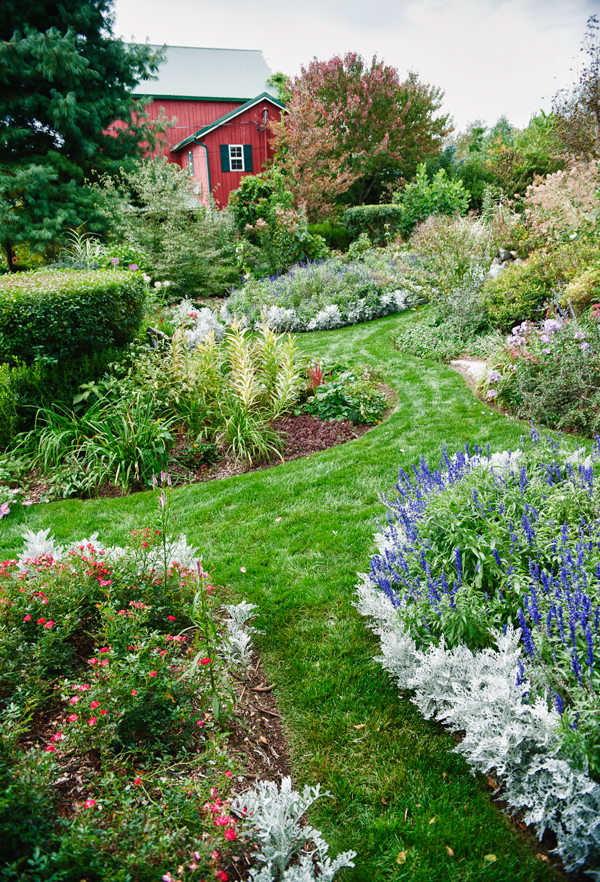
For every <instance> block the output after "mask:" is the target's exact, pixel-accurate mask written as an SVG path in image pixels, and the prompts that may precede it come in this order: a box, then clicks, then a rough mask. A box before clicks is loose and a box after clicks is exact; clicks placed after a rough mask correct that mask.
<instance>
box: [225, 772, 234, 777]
mask: <svg viewBox="0 0 600 882" xmlns="http://www.w3.org/2000/svg"><path fill="white" fill-rule="evenodd" d="M225 777H226V778H232V777H233V772H229V771H227V772H225Z"/></svg>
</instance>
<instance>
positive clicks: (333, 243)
mask: <svg viewBox="0 0 600 882" xmlns="http://www.w3.org/2000/svg"><path fill="white" fill-rule="evenodd" d="M307 229H308V232H309V233H310V234H311V236H321V238H323V239H325V242H326V243H327V247H328V248H332V249H334V250H335V251H347V250H348V247H349V245H350V241H351V239H352V236H351V235H350V232H349V230H347V229H346V227H342V226H339V225H332V224H331V222H330V221H324V222H323V223H321V224H308V226H307Z"/></svg>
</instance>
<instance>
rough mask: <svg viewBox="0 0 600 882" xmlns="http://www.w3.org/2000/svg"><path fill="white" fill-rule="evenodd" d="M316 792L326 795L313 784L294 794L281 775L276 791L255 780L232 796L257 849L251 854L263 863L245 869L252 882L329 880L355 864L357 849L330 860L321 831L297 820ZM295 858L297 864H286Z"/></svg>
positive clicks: (232, 806)
mask: <svg viewBox="0 0 600 882" xmlns="http://www.w3.org/2000/svg"><path fill="white" fill-rule="evenodd" d="M321 796H331V794H330V793H328V792H325V793H322V792H321V790H320V787H319V785H318V784H317V786H316V787H310V786H308V785H306V786H305V787H304V789H303V791H302V793H299V792H298V791H296V790H293V789H292V782H291V780H290V778H284V779H283V781H282V782H281V788H280V789H279V788H278V787H277V784H275V783H274V782H272V781H259V782H258V783H257V784H256V786H255V788H254V789H253V790H248V791H246V793H242V794H241V795H240V796H237V797H236V798H235V800H234V801H233V803H232V805H231V810H232V811H233V812H234V813H235V814H236V815H237V816H238V817H239V818H241V819H242V821H243V823H244V828H243V832H244V833H246V834H247V835H248V836H249V837H250V838H252V839H254V840H258V842H259V843H260V847H261V850H260V851H259V852H257V853H256V854H254V857H255V858H257V860H258V861H259V862H260V863H261V864H262V866H261V867H260V868H258V869H252V870H250V877H251V879H252V880H253V882H316V880H317V882H331V880H332V879H333V878H334V876H335V874H336V873H337V872H338V870H341V869H342V868H343V867H353V866H354V864H353V863H352V860H353V858H355V857H356V852H354V851H347V852H344V853H343V854H340V855H338V856H337V857H336V858H334V859H333V860H332V859H331V858H330V857H329V855H328V851H329V846H328V844H327V843H326V842H325V840H324V839H323V837H322V835H321V833H320V831H319V830H316V829H315V828H314V827H310V826H303V825H302V823H301V819H302V816H303V815H304V813H305V812H306V811H308V809H309V808H310V807H311V805H313V803H314V802H316V800H317V799H319V797H321ZM307 843H310V845H309V846H307ZM295 858H297V859H298V862H297V863H294V864H293V865H292V866H289V864H290V862H291V861H292V860H294V859H295Z"/></svg>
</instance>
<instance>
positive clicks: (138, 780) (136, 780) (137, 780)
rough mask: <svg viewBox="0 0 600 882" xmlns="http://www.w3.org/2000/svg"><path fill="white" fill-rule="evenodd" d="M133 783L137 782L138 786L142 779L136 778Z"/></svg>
mask: <svg viewBox="0 0 600 882" xmlns="http://www.w3.org/2000/svg"><path fill="white" fill-rule="evenodd" d="M133 783H134V784H137V786H138V787H140V786H141V784H142V779H141V778H136V779H135V781H134V782H133Z"/></svg>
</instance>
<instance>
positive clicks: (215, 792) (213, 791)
mask: <svg viewBox="0 0 600 882" xmlns="http://www.w3.org/2000/svg"><path fill="white" fill-rule="evenodd" d="M218 795H219V791H218V790H217V788H216V787H211V788H210V796H211V799H216V798H217V796H218Z"/></svg>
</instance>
